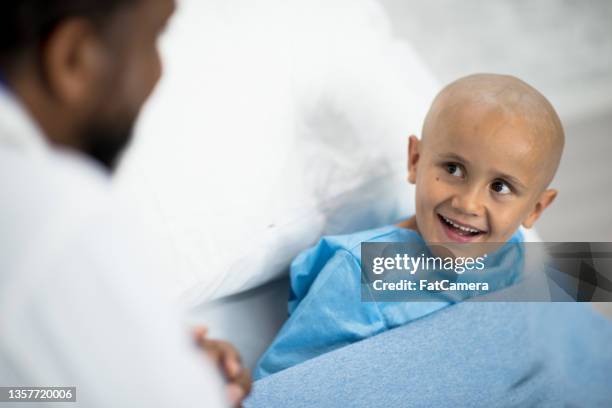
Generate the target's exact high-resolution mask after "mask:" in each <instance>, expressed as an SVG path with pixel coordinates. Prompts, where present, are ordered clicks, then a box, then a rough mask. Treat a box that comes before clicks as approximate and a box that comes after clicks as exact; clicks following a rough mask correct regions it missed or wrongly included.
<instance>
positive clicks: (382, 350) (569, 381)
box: [245, 302, 612, 407]
mask: <svg viewBox="0 0 612 408" xmlns="http://www.w3.org/2000/svg"><path fill="white" fill-rule="evenodd" d="M611 345H612V323H611V322H610V321H608V320H606V319H605V318H603V317H602V316H600V315H598V314H597V313H595V312H593V310H592V308H591V306H590V305H588V304H579V303H472V302H464V303H460V304H456V305H453V306H450V307H448V308H445V309H443V310H440V311H439V312H437V313H434V314H430V315H427V316H425V317H423V318H421V319H419V320H416V321H413V322H411V323H410V324H408V325H406V326H402V327H399V328H396V329H393V330H391V331H387V332H384V333H381V334H379V335H377V336H374V337H372V338H369V339H366V340H363V341H360V342H357V343H354V344H351V345H349V346H346V347H343V348H341V349H338V350H335V351H333V352H330V353H327V354H324V355H321V356H319V357H316V358H314V359H312V360H308V361H306V362H304V363H302V364H298V365H296V366H294V367H291V368H289V369H286V370H284V371H281V372H279V373H277V374H273V375H270V376H268V377H266V378H264V379H262V380H260V381H257V382H256V383H255V386H254V390H253V393H252V395H251V396H250V397H249V399H248V400H247V401H246V403H245V407H345V406H351V407H378V406H381V407H423V406H436V407H455V406H461V407H471V406H474V407H476V406H478V407H481V406H496V407H498V406H507V407H519V406H520V407H522V406H551V407H557V406H578V407H610V406H612V346H611Z"/></svg>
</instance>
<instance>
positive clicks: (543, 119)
mask: <svg viewBox="0 0 612 408" xmlns="http://www.w3.org/2000/svg"><path fill="white" fill-rule="evenodd" d="M469 109H474V110H483V109H484V110H490V111H495V112H497V114H498V115H500V116H501V117H504V118H505V120H507V121H508V122H517V121H520V122H521V123H522V124H523V126H525V127H526V128H527V129H529V130H530V132H529V135H526V137H530V138H532V142H531V145H532V146H533V148H534V149H537V150H538V152H537V155H538V156H539V158H540V160H544V161H546V164H547V165H546V166H543V167H545V168H546V173H547V174H546V176H545V179H546V184H548V183H550V181H551V180H552V178H553V176H554V174H555V173H556V170H557V168H558V166H559V162H560V160H561V154H562V152H563V146H564V143H565V136H564V132H563V126H562V125H561V121H560V119H559V116H558V115H557V113H556V112H555V110H554V108H553V107H552V105H551V104H550V102H549V101H548V100H547V99H546V98H545V97H544V96H543V95H542V94H541V93H540V92H538V91H537V90H536V89H535V88H533V87H532V86H530V85H529V84H527V83H525V82H524V81H521V80H520V79H518V78H515V77H513V76H509V75H497V74H475V75H470V76H466V77H463V78H460V79H458V80H456V81H454V82H452V83H450V84H449V85H447V86H446V87H444V89H442V91H441V92H440V93H439V94H438V95H437V96H436V98H435V99H434V101H433V103H432V106H431V108H430V110H429V112H428V114H427V117H426V119H425V122H424V125H423V132H422V139H423V142H424V144H426V143H427V139H429V138H432V137H435V134H436V131H435V129H436V128H437V127H439V126H440V125H441V124H443V123H444V121H449V120H452V119H451V118H453V117H454V115H456V114H457V113H458V112H459V111H462V112H465V110H469ZM490 137H495V134H491V135H490ZM534 153H535V152H534Z"/></svg>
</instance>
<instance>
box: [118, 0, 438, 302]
mask: <svg viewBox="0 0 612 408" xmlns="http://www.w3.org/2000/svg"><path fill="white" fill-rule="evenodd" d="M162 51H163V55H164V61H165V63H166V68H165V74H164V77H163V80H162V81H161V82H160V85H159V87H158V89H157V91H156V93H155V94H154V96H153V98H152V100H151V101H150V102H149V104H148V105H147V106H146V108H145V110H144V112H143V116H142V118H141V121H140V123H139V125H138V127H137V132H136V139H135V141H134V143H133V145H132V147H131V148H130V150H129V151H128V152H127V154H126V157H125V158H124V161H123V163H122V165H121V167H120V169H119V172H118V177H117V185H118V187H119V190H120V191H121V192H123V193H124V194H126V195H127V196H128V197H129V198H130V200H131V201H133V202H135V203H136V209H137V212H138V213H139V214H140V216H141V217H142V218H143V220H144V221H145V222H146V224H147V225H148V226H149V227H150V229H151V234H152V235H153V236H154V237H157V242H158V243H159V248H157V252H158V253H159V256H160V259H159V262H161V263H162V266H163V267H164V268H165V270H167V271H168V275H167V276H166V277H164V278H165V279H166V281H167V286H168V290H170V291H171V292H172V293H173V294H174V295H175V296H177V297H180V298H181V299H183V300H185V301H187V302H189V303H191V304H195V303H198V302H201V301H203V300H210V299H212V298H218V297H221V296H224V295H229V294H233V293H237V292H241V291H244V290H246V289H249V288H252V287H254V286H257V285H259V284H261V283H264V282H266V281H269V280H271V279H273V278H275V277H277V276H279V275H281V274H282V273H284V272H285V271H286V269H287V267H288V265H289V263H290V261H291V259H292V258H293V257H294V256H295V255H297V253H298V252H299V251H301V250H303V249H304V248H306V247H308V246H310V245H312V244H313V243H314V242H316V240H317V239H318V238H319V237H320V236H321V235H322V234H331V233H345V232H351V231H356V230H359V229H363V228H370V227H375V226H379V225H383V224H387V223H391V222H394V221H396V220H397V219H399V218H400V217H402V216H404V215H406V214H408V213H411V212H412V209H413V202H412V201H413V200H412V199H411V198H410V197H411V194H410V190H409V187H408V185H407V183H406V181H405V168H406V165H405V155H406V144H407V143H406V142H407V137H408V135H410V134H411V133H417V134H418V133H419V132H420V128H421V124H422V120H423V117H424V114H425V112H426V109H427V108H428V106H429V104H430V102H431V100H432V98H433V96H434V94H435V92H436V91H437V89H438V84H437V82H436V81H435V80H434V79H433V77H432V75H431V74H430V73H429V71H428V70H427V69H425V68H424V66H423V64H422V62H421V60H420V59H419V58H418V57H417V56H416V54H415V53H414V52H413V50H412V49H411V48H410V47H408V46H407V45H406V44H403V43H401V42H399V41H398V40H396V39H394V38H393V36H392V34H391V28H390V23H389V21H388V19H387V17H386V15H385V14H384V12H383V10H382V8H381V7H380V6H379V5H378V4H377V3H376V2H374V1H369V0H334V1H330V0H325V1H323V0H309V1H307V2H304V1H296V0H262V1H256V2H255V1H251V0H248V1H247V0H243V1H231V2H228V1H227V0H214V1H201V0H183V1H182V2H180V3H179V9H178V13H177V15H176V16H175V18H174V21H173V22H172V24H171V28H170V30H169V32H168V33H167V35H166V36H165V37H164V39H163V43H162Z"/></svg>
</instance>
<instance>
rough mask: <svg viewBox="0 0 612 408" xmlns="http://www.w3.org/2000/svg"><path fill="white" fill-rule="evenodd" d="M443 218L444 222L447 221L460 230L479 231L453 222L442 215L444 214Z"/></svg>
mask: <svg viewBox="0 0 612 408" xmlns="http://www.w3.org/2000/svg"><path fill="white" fill-rule="evenodd" d="M443 218H444V220H445V221H446V222H448V223H449V224H451V225H452V226H453V227H455V228H457V229H460V230H461V231H465V232H472V233H476V232H479V231H478V230H476V229H473V228H467V227H462V226H461V225H457V224H455V223H454V222H452V221H451V220H449V219H448V218H446V217H444V216H443Z"/></svg>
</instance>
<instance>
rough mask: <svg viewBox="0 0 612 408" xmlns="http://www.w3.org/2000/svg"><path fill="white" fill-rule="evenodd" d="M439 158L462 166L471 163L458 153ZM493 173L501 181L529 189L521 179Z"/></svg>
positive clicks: (496, 172) (444, 154) (443, 155)
mask: <svg viewBox="0 0 612 408" xmlns="http://www.w3.org/2000/svg"><path fill="white" fill-rule="evenodd" d="M439 156H440V158H441V159H443V160H454V161H457V162H459V163H462V164H470V162H469V161H468V160H466V159H465V158H463V157H462V156H460V155H458V154H457V153H443V154H440V155H439ZM493 172H494V173H495V174H497V177H498V178H501V179H504V180H507V181H509V182H510V183H512V184H513V185H514V186H516V187H517V188H519V189H526V188H527V187H526V186H525V184H524V183H523V182H521V181H520V180H519V179H517V178H516V177H514V176H511V175H509V174H505V173H502V172H501V171H498V170H496V169H493Z"/></svg>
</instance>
